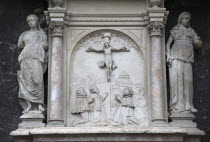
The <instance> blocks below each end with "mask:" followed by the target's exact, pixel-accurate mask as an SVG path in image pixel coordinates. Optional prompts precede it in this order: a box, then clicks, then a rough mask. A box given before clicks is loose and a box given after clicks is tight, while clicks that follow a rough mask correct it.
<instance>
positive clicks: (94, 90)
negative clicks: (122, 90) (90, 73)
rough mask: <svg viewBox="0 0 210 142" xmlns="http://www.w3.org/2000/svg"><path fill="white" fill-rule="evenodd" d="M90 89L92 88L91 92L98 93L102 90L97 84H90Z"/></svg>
mask: <svg viewBox="0 0 210 142" xmlns="http://www.w3.org/2000/svg"><path fill="white" fill-rule="evenodd" d="M89 90H90V93H97V94H98V93H99V92H100V91H99V89H98V87H97V86H96V85H95V84H92V85H90V86H89Z"/></svg>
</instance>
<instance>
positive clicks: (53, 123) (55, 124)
mask: <svg viewBox="0 0 210 142" xmlns="http://www.w3.org/2000/svg"><path fill="white" fill-rule="evenodd" d="M64 126H65V125H64V123H63V121H51V122H48V123H47V125H46V127H64Z"/></svg>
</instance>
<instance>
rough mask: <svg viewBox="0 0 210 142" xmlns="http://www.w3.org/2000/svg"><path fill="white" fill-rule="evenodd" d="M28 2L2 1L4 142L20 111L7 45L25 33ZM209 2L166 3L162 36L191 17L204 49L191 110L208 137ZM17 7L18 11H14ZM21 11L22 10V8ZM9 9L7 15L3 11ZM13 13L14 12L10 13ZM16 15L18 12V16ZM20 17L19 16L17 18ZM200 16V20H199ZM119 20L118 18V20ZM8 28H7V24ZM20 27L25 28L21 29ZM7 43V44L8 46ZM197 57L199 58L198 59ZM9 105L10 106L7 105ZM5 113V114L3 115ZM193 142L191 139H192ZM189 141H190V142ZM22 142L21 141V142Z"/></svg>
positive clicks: (13, 65)
mask: <svg viewBox="0 0 210 142" xmlns="http://www.w3.org/2000/svg"><path fill="white" fill-rule="evenodd" d="M42 2H43V1H41V2H39V1H33V3H34V4H37V3H39V4H40V3H42ZM31 3H32V1H25V0H18V1H13V5H11V1H2V3H1V6H0V7H1V11H0V15H1V18H0V21H1V27H0V28H1V30H0V31H1V35H0V36H1V41H8V42H7V44H5V43H4V42H1V44H0V47H1V51H2V52H0V54H1V56H0V60H1V63H0V64H1V76H0V78H1V86H0V88H2V89H1V90H2V91H1V93H0V95H1V97H2V98H3V99H1V102H0V104H3V105H1V107H0V109H1V112H2V113H1V117H0V118H1V121H0V126H1V130H0V137H1V140H2V141H5V142H8V141H12V139H11V138H10V137H9V135H8V134H9V132H10V131H12V130H14V129H16V128H17V125H18V124H17V123H19V122H17V120H18V119H19V116H20V114H21V109H20V107H17V106H18V101H17V96H16V95H17V90H18V89H17V86H18V85H17V79H16V73H15V72H16V70H17V69H16V68H17V65H16V62H17V61H16V59H17V56H18V55H19V53H18V51H17V50H16V49H14V50H13V48H10V47H12V46H11V45H12V44H13V45H15V44H16V42H17V41H15V40H14V39H17V38H18V36H19V35H20V34H21V33H22V32H23V31H25V30H26V29H27V26H26V23H24V20H25V17H26V16H27V15H28V14H30V13H32V11H33V9H34V7H36V6H35V5H34V4H31ZM208 3H209V1H207V0H206V1H205V0H204V1H202V3H201V2H200V0H193V2H192V0H176V1H167V3H166V4H167V5H166V7H167V9H168V10H169V11H170V15H169V20H168V24H167V25H166V34H167V35H168V33H169V29H171V28H172V27H174V26H175V24H174V23H176V20H177V16H178V15H179V14H180V13H181V12H182V11H185V10H188V11H189V12H190V13H192V15H193V18H194V19H195V20H193V23H192V25H193V28H194V29H195V30H196V31H197V32H198V34H199V35H200V36H201V38H202V40H203V41H204V46H203V48H202V49H201V51H198V52H197V53H196V55H195V58H196V61H195V64H194V89H195V99H194V100H195V102H194V103H195V108H196V109H198V110H199V111H198V113H197V114H196V121H197V123H198V127H199V128H201V129H203V130H205V131H206V132H207V134H208V131H209V128H210V127H209V118H208V114H210V112H209V109H208V108H209V107H208V106H209V104H210V102H209V100H210V99H209V85H208V84H210V82H209V80H210V79H209V73H208V70H209V66H210V65H209V60H210V58H209V55H208V54H209V52H210V50H209V47H210V44H209V39H208V37H209V32H207V29H208V25H209V23H210V21H209V18H207V17H209V12H208V9H209V5H208ZM18 7H19V8H18ZM23 7H24V8H23ZM6 9H10V11H8V10H6ZM14 11H15V12H14ZM18 11H20V12H18ZM20 15H22V16H20ZM201 15H202V16H201ZM12 17H14V18H12ZM16 17H19V18H22V20H21V19H20V20H14V19H16ZM121 18H122V17H121ZM10 23H11V24H12V26H11V24H10ZM23 23H24V24H25V26H22V25H23ZM8 43H9V44H8ZM198 57H199V58H198ZM10 104H13V105H10ZM6 110H8V111H6ZM193 139H194V140H195V138H193ZM191 141H192V140H191ZM202 141H203V142H208V141H209V137H208V135H207V136H204V137H203V138H202ZM21 142H22V141H21Z"/></svg>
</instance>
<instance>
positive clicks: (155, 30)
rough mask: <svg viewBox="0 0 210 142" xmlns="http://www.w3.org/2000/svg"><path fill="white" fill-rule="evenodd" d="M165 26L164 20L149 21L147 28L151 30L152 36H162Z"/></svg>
mask: <svg viewBox="0 0 210 142" xmlns="http://www.w3.org/2000/svg"><path fill="white" fill-rule="evenodd" d="M164 28H165V26H164V24H163V23H162V22H157V21H154V22H148V25H147V29H148V30H149V31H150V36H162V33H163V30H164Z"/></svg>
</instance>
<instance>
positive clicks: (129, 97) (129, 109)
mask: <svg viewBox="0 0 210 142" xmlns="http://www.w3.org/2000/svg"><path fill="white" fill-rule="evenodd" d="M115 100H116V101H117V102H119V103H120V106H119V107H118V109H117V110H116V112H115V114H114V122H116V123H118V124H120V125H123V126H126V125H128V124H133V125H138V120H137V119H136V118H135V116H134V109H135V106H134V103H133V89H132V88H129V87H125V88H124V89H123V93H122V95H116V97H115Z"/></svg>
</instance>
